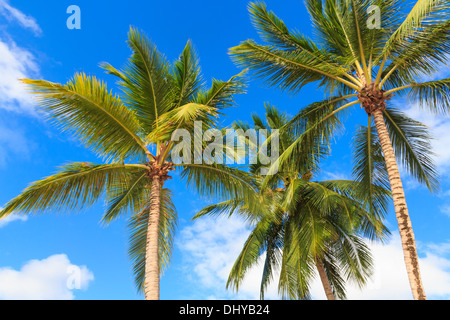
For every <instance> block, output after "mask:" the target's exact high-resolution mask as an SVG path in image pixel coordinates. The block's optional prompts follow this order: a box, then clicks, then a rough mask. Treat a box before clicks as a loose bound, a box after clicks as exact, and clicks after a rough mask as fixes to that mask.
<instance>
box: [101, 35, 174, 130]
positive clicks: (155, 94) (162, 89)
mask: <svg viewBox="0 0 450 320" xmlns="http://www.w3.org/2000/svg"><path fill="white" fill-rule="evenodd" d="M128 45H129V46H130V48H131V50H132V56H131V57H130V59H129V62H128V65H127V66H126V67H125V68H124V69H123V70H121V71H119V70H117V69H116V68H114V67H113V66H111V65H109V64H106V63H105V64H103V65H102V67H103V68H104V69H105V70H106V71H107V72H108V73H109V74H112V75H114V76H117V77H118V78H119V79H120V81H119V84H120V86H121V88H122V90H123V91H124V94H125V95H124V100H125V101H126V103H127V104H128V105H129V106H130V107H131V108H132V109H133V110H134V111H135V113H136V116H137V117H138V119H139V122H140V123H141V124H142V127H143V128H144V131H145V133H147V134H148V133H149V132H151V130H152V129H153V128H154V122H155V121H156V120H157V119H158V118H159V116H160V115H162V114H164V113H165V112H166V111H168V110H170V109H171V108H173V107H174V104H173V103H172V102H173V96H174V94H175V92H174V91H175V90H174V86H173V85H172V84H173V79H172V75H171V72H170V66H169V63H168V62H167V59H166V58H165V57H164V56H163V55H162V54H161V53H160V52H159V51H158V49H157V47H156V46H155V45H154V44H153V43H152V42H151V41H150V40H149V39H148V38H147V37H146V36H145V35H144V34H143V33H142V32H140V31H138V30H137V29H135V28H130V31H129V33H128Z"/></svg>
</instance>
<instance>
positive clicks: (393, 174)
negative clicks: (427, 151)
mask: <svg viewBox="0 0 450 320" xmlns="http://www.w3.org/2000/svg"><path fill="white" fill-rule="evenodd" d="M373 118H374V120H375V126H376V128H377V132H378V137H379V139H380V144H381V148H382V150H383V155H384V158H385V161H386V167H387V171H388V174H389V181H390V184H391V190H392V196H393V198H394V207H395V215H396V217H397V223H398V226H399V230H400V237H401V241H402V247H403V255H404V259H405V264H406V270H407V273H408V279H409V283H410V286H411V291H412V294H413V297H414V299H415V300H426V296H425V290H424V288H423V285H422V279H421V276H420V270H419V257H418V255H417V250H416V242H415V240H414V232H413V229H412V224H411V219H410V217H409V213H408V207H407V206H406V199H405V192H404V190H403V185H402V180H401V178H400V172H399V171H398V165H397V161H396V159H395V154H394V148H393V147H392V142H391V139H390V138H389V134H388V131H387V128H386V123H385V122H384V117H383V112H382V111H381V110H377V111H375V112H374V113H373Z"/></svg>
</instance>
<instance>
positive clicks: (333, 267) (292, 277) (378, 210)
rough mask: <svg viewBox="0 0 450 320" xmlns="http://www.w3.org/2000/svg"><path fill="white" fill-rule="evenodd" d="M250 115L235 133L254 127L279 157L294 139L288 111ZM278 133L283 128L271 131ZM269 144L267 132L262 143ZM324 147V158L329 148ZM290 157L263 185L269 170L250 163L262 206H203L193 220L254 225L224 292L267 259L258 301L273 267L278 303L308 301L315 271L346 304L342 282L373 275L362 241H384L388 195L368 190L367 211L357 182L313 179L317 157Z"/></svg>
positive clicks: (238, 202)
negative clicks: (229, 218) (222, 218)
mask: <svg viewBox="0 0 450 320" xmlns="http://www.w3.org/2000/svg"><path fill="white" fill-rule="evenodd" d="M252 118H253V122H254V127H250V126H249V125H248V124H246V123H243V122H237V123H235V125H234V129H235V130H236V131H238V130H241V131H240V132H248V129H250V128H255V129H256V130H261V129H263V130H267V131H268V132H272V133H273V134H278V136H279V138H278V141H277V143H278V145H279V149H280V150H279V151H280V152H281V153H282V152H284V151H285V149H286V148H289V146H290V145H292V143H294V141H295V140H296V139H297V137H298V134H299V133H298V132H296V130H295V128H289V127H288V126H287V123H289V119H288V117H287V116H286V114H284V113H281V112H279V111H278V109H276V108H274V107H272V106H270V105H269V104H266V118H265V120H263V119H261V118H260V117H259V116H258V115H256V114H255V115H253V117H252ZM279 128H284V129H283V130H282V131H281V132H276V131H275V130H274V129H279ZM238 132H239V131H238ZM275 132H276V133H275ZM246 138H247V141H248V143H251V139H249V138H248V137H246ZM273 142H274V140H273V135H272V139H270V140H268V141H267V144H269V145H270V144H271V143H273ZM269 149H271V150H272V148H269ZM306 149H308V148H307V147H306V148H304V150H306ZM321 150H322V151H321V153H322V156H325V155H326V154H327V148H325V147H323V148H321ZM293 159H295V160H294V161H293V163H292V165H290V164H289V163H287V162H286V163H284V166H283V167H280V168H279V170H278V171H277V173H276V174H274V175H273V176H271V180H270V181H271V183H270V185H268V186H267V187H264V188H261V186H262V181H263V177H262V176H261V172H264V171H262V169H264V167H265V169H268V168H267V165H266V166H265V165H263V164H261V162H257V163H255V164H252V165H250V166H249V169H250V170H249V171H250V173H252V174H253V175H254V177H255V180H256V181H258V185H259V187H260V188H261V189H260V200H259V205H257V206H255V205H254V206H252V207H250V206H249V205H248V203H247V202H246V201H245V199H241V198H233V199H229V200H226V201H223V202H220V203H216V204H212V205H209V206H207V207H206V208H204V209H203V210H202V211H200V212H199V213H198V214H197V215H196V216H195V217H194V219H198V218H200V217H202V216H205V215H219V214H228V215H231V214H239V215H240V216H243V217H245V218H246V219H247V220H248V221H250V222H251V225H252V231H251V233H250V235H249V237H248V239H247V241H246V242H245V244H244V247H243V249H242V252H241V253H240V255H239V256H238V258H237V260H236V262H235V264H234V266H233V268H232V270H231V273H230V276H229V279H228V283H227V287H233V288H234V289H236V290H239V287H240V285H241V283H242V281H243V280H244V277H245V276H246V274H247V273H248V272H249V270H250V269H251V267H253V266H254V265H255V264H257V263H258V261H259V260H260V259H261V257H264V269H263V275H262V280H261V288H260V294H261V297H262V298H264V294H265V291H266V289H267V286H268V284H269V283H270V281H271V280H272V279H273V277H274V272H275V270H279V271H280V278H279V281H278V289H279V292H280V294H281V295H282V296H283V298H290V299H308V298H310V285H311V280H312V279H313V277H314V274H315V273H314V270H317V272H318V274H319V277H320V280H321V282H322V284H323V287H324V290H325V293H326V296H327V298H328V299H329V300H335V299H345V298H346V290H345V284H346V282H348V281H353V282H355V283H356V284H357V285H359V286H360V287H363V286H364V285H365V284H366V282H367V280H368V279H369V277H370V275H371V274H372V256H371V254H370V250H369V249H368V247H367V246H366V245H365V243H364V238H363V236H365V237H368V238H370V239H373V240H375V239H384V238H385V236H386V235H387V234H388V233H389V232H388V230H387V228H386V227H385V226H384V225H383V216H384V214H385V212H386V211H387V203H388V201H389V196H390V193H389V192H388V191H386V189H384V188H381V187H378V186H373V190H374V198H373V199H370V201H373V202H374V204H373V206H372V207H371V208H372V209H373V210H372V211H369V207H370V206H368V201H366V200H367V199H361V198H360V196H361V193H360V192H358V189H359V184H360V183H359V182H355V181H350V180H330V181H313V177H314V176H316V175H318V174H319V173H320V168H319V160H320V159H318V158H314V157H312V156H311V154H310V155H309V156H307V155H306V156H305V155H304V154H299V155H297V156H296V157H293ZM298 160H300V161H298ZM372 213H375V214H372Z"/></svg>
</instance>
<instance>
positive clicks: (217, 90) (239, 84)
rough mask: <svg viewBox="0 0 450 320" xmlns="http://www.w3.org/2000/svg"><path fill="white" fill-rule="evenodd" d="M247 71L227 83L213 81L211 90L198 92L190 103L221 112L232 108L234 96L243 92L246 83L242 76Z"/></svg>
mask: <svg viewBox="0 0 450 320" xmlns="http://www.w3.org/2000/svg"><path fill="white" fill-rule="evenodd" d="M246 74H247V71H246V70H244V71H242V72H240V73H239V74H237V75H235V76H233V77H231V78H230V79H229V80H228V81H222V80H217V79H213V80H212V85H211V88H209V89H208V90H200V91H199V92H198V93H197V95H196V97H194V100H193V101H192V102H194V103H197V104H203V105H206V106H209V107H213V108H216V109H217V110H221V109H223V108H227V107H230V106H233V105H234V104H235V102H234V96H235V95H238V94H242V93H244V92H245V88H246V86H247V81H246V80H245V79H244V76H245V75H246Z"/></svg>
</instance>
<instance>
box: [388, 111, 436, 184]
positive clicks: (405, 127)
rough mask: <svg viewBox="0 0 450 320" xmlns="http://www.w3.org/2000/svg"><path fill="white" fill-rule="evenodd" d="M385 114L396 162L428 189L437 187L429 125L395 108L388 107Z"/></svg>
mask: <svg viewBox="0 0 450 320" xmlns="http://www.w3.org/2000/svg"><path fill="white" fill-rule="evenodd" d="M384 118H385V122H386V126H387V129H388V131H389V134H390V138H391V141H392V146H393V147H394V152H395V154H396V157H397V159H398V161H399V163H401V164H402V165H403V167H404V168H405V169H406V170H407V171H408V172H409V173H410V174H411V175H412V176H413V177H415V178H416V179H417V181H418V182H419V183H423V184H425V185H426V186H427V187H428V189H429V190H430V191H437V189H438V188H439V181H438V174H437V172H436V169H435V164H434V161H433V156H434V154H433V152H432V145H431V139H432V138H431V135H430V132H429V129H428V128H427V127H426V126H425V125H423V124H421V123H420V122H418V121H415V120H413V119H411V118H409V117H407V116H406V115H405V114H404V113H402V112H400V111H399V110H396V109H394V108H387V109H386V110H385V111H384Z"/></svg>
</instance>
